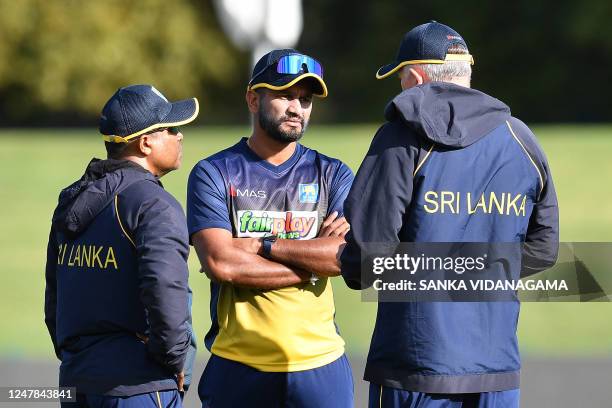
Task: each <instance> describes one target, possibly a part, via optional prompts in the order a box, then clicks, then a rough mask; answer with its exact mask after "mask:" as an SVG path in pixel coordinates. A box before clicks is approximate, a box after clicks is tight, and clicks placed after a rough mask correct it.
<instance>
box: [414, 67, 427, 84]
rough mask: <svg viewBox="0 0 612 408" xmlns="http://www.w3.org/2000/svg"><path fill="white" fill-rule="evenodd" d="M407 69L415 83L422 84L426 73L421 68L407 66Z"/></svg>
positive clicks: (425, 79) (425, 78)
mask: <svg viewBox="0 0 612 408" xmlns="http://www.w3.org/2000/svg"><path fill="white" fill-rule="evenodd" d="M409 71H410V75H412V76H413V78H414V81H415V82H416V83H417V85H423V83H424V82H426V81H427V80H428V78H427V74H426V73H425V72H424V71H423V70H422V69H421V68H409Z"/></svg>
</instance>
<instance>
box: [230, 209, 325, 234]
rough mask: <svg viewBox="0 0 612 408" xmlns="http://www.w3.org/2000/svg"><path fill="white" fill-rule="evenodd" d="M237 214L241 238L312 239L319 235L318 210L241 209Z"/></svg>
mask: <svg viewBox="0 0 612 408" xmlns="http://www.w3.org/2000/svg"><path fill="white" fill-rule="evenodd" d="M237 214H238V225H237V227H238V237H239V238H242V237H250V238H259V237H265V236H269V235H276V236H277V237H279V238H282V239H311V238H314V237H315V236H316V235H317V230H318V214H317V212H316V211H265V210H263V211H262V210H239V211H238V212H237Z"/></svg>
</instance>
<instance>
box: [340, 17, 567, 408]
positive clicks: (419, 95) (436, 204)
mask: <svg viewBox="0 0 612 408" xmlns="http://www.w3.org/2000/svg"><path fill="white" fill-rule="evenodd" d="M472 64H473V58H472V56H471V55H470V54H469V51H468V48H467V45H466V43H465V41H464V40H463V38H462V37H461V36H460V35H459V34H458V33H457V32H456V31H454V30H453V29H451V28H450V27H448V26H445V25H443V24H439V23H437V22H433V21H432V22H430V23H427V24H423V25H420V26H418V27H415V28H414V29H412V30H411V31H409V32H408V33H407V34H406V35H405V36H404V38H403V40H402V42H401V45H400V49H399V52H398V55H397V58H396V60H395V61H394V62H393V63H391V64H389V65H386V66H383V67H381V68H380V69H379V70H378V72H377V74H376V76H377V78H379V79H382V78H385V77H387V76H389V75H392V74H394V73H397V74H398V75H399V79H400V82H401V87H402V90H403V91H402V92H401V93H400V94H399V95H397V96H396V97H395V98H394V99H393V100H392V101H391V102H390V103H389V105H388V106H387V108H386V111H385V117H386V119H387V122H386V123H385V124H384V125H383V126H382V127H381V128H380V129H379V130H378V132H377V134H376V136H375V137H374V139H373V141H372V144H371V146H370V149H369V151H368V153H367V155H366V157H365V159H364V161H363V163H362V164H361V167H360V168H359V171H358V173H357V175H356V178H355V181H354V182H353V185H352V188H351V190H350V193H349V195H348V198H347V200H346V201H345V215H346V218H347V220H348V222H349V223H350V225H351V231H350V232H349V233H348V235H347V238H346V240H347V245H346V247H345V249H344V251H343V253H342V256H341V262H342V275H343V277H344V279H345V281H346V283H347V285H348V286H349V287H351V288H353V289H363V288H364V287H367V286H368V285H369V284H371V281H372V280H371V277H369V276H368V273H367V271H366V272H365V273H363V274H362V271H361V254H362V253H364V252H365V251H366V249H367V243H368V242H370V243H374V242H376V243H399V242H515V243H526V244H528V246H527V247H528V250H526V251H525V252H524V253H523V265H522V268H523V270H524V271H526V273H535V272H538V271H540V270H542V269H544V268H546V267H550V266H551V265H552V264H554V262H555V261H556V258H557V251H558V230H559V228H558V205H557V197H556V193H555V189H554V186H553V182H552V178H551V175H550V169H549V167H548V163H547V160H546V158H545V156H544V153H543V152H542V149H541V148H540V146H539V145H538V143H537V141H536V139H535V137H534V135H533V133H532V132H531V131H530V130H529V128H528V127H527V126H526V125H525V124H524V123H523V122H521V121H520V120H518V119H516V118H514V117H512V115H511V114H510V109H509V108H508V106H506V105H505V104H504V103H502V102H500V101H499V100H497V99H495V98H492V97H491V96H489V95H486V94H484V93H482V92H479V91H477V90H474V89H471V88H470V77H471V65H472ZM449 192H451V193H450V194H452V195H453V196H455V197H457V196H462V197H466V196H467V195H469V194H471V197H476V196H479V197H480V196H483V195H487V196H488V195H491V196H492V194H496V197H501V196H502V194H509V193H511V194H512V196H513V197H516V196H520V197H521V199H520V202H519V203H518V204H516V203H513V204H512V208H510V207H508V208H505V209H501V210H500V209H499V208H498V207H493V208H491V207H490V206H489V208H486V207H485V206H480V207H479V208H472V209H468V208H466V206H465V203H464V204H462V205H461V206H459V205H456V204H457V203H454V204H452V203H451V204H449V203H448V201H449V200H451V198H452V197H451V196H450V195H449ZM444 194H446V195H444ZM441 197H444V199H445V200H446V202H445V203H443V202H441ZM519 204H520V205H519ZM518 315H519V302H518V301H500V302H454V303H452V302H446V303H444V302H403V303H398V302H394V303H391V302H379V305H378V314H377V318H376V326H375V329H374V334H373V336H372V342H371V346H370V352H369V355H368V361H367V365H366V369H365V380H367V381H369V382H370V406H371V407H400V406H401V407H416V406H418V407H428V408H431V407H504V408H505V407H517V406H518V404H519V372H520V356H519V349H518V342H517V337H516V328H517V321H518Z"/></svg>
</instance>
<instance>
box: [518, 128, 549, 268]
mask: <svg viewBox="0 0 612 408" xmlns="http://www.w3.org/2000/svg"><path fill="white" fill-rule="evenodd" d="M512 127H513V128H514V131H515V132H516V134H517V136H518V137H519V138H520V139H521V141H522V142H523V143H524V145H525V149H526V150H527V152H528V153H529V154H530V156H531V157H532V158H533V160H534V162H535V163H534V164H535V165H536V167H537V168H538V172H539V173H540V175H541V177H542V180H541V189H540V190H541V191H540V192H539V195H538V199H537V201H536V203H535V205H534V208H533V211H532V213H531V217H530V218H529V226H528V228H527V235H526V236H525V244H524V246H523V256H522V258H523V260H522V265H523V266H522V272H521V276H529V275H533V274H535V273H537V272H540V271H543V270H545V269H547V268H550V267H551V266H553V265H554V264H555V262H556V261H557V257H558V254H559V204H558V201H557V193H556V191H555V186H554V183H553V179H552V176H551V172H550V167H549V165H548V161H547V159H546V156H545V155H544V151H543V150H542V148H541V147H540V145H539V144H538V143H537V141H536V138H535V136H534V135H533V133H532V132H531V130H530V129H529V128H528V127H527V125H525V124H524V123H523V122H521V121H520V120H518V119H516V118H512Z"/></svg>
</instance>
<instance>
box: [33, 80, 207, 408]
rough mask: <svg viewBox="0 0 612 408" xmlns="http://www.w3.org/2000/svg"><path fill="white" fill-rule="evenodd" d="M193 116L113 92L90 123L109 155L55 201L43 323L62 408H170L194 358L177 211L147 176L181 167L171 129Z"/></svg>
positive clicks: (154, 98) (132, 93) (136, 90)
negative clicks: (72, 390)
mask: <svg viewBox="0 0 612 408" xmlns="http://www.w3.org/2000/svg"><path fill="white" fill-rule="evenodd" d="M197 114H198V103H197V100H196V99H195V98H194V99H189V100H184V101H179V102H175V103H170V102H168V100H167V99H166V98H165V97H164V96H163V95H162V94H161V93H160V92H159V91H157V90H156V89H155V88H153V87H152V86H150V85H133V86H129V87H125V88H121V89H119V90H118V91H117V92H116V93H115V95H113V97H112V98H111V99H110V100H109V101H108V102H107V104H106V105H105V107H104V109H103V111H102V116H101V121H100V131H101V132H102V134H103V138H104V140H105V141H106V148H107V152H108V156H109V159H108V160H98V159H93V160H92V161H91V162H90V163H89V165H88V166H87V169H86V170H85V174H84V175H83V176H82V177H81V179H80V180H78V181H76V182H75V183H73V184H72V185H70V186H69V187H67V188H66V189H64V190H63V191H62V192H61V194H60V196H59V203H58V206H57V208H56V209H55V212H54V214H53V222H52V227H51V233H50V236H49V244H48V251H47V266H46V291H45V322H46V324H47V327H48V329H49V333H50V335H51V340H52V342H53V346H54V348H55V353H56V355H57V357H58V358H59V359H60V360H61V366H60V375H59V384H60V386H65V387H76V392H77V401H76V403H63V405H65V406H76V407H92V408H93V407H102V406H111V405H112V406H115V405H113V404H122V405H121V406H122V407H149V406H150V407H158V408H159V407H179V406H181V398H180V396H179V391H182V390H183V385H184V382H185V372H190V370H191V366H190V365H191V363H192V362H193V361H192V360H193V357H194V355H195V354H194V353H195V348H194V344H193V339H192V334H191V315H190V305H189V304H190V295H191V293H190V290H189V287H188V269H187V256H188V254H189V242H188V236H187V226H186V222H185V218H184V213H183V210H182V208H181V206H180V204H179V203H178V202H177V201H176V199H174V197H172V196H171V195H170V194H169V193H168V192H166V191H165V190H164V188H163V186H162V184H161V182H160V181H159V179H158V178H159V177H161V176H163V175H164V174H166V173H168V172H170V171H172V170H174V169H176V168H178V166H179V165H180V160H181V154H182V148H181V143H182V138H183V135H182V133H181V132H180V130H179V129H178V127H177V126H179V125H181V124H186V123H189V122H191V121H193V120H194V119H195V118H196V116H197ZM190 360H191V361H190ZM187 382H188V380H187Z"/></svg>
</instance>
